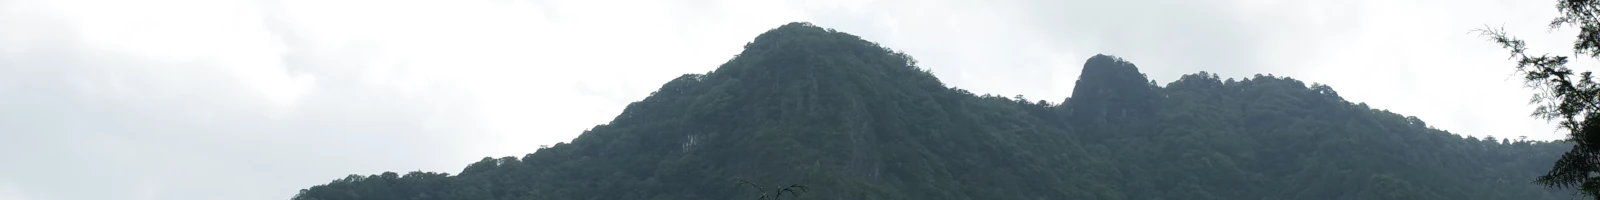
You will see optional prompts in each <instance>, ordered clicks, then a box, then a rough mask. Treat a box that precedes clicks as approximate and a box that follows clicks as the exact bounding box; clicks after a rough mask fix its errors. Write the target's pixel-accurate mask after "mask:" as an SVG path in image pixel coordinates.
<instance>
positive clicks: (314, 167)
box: [0, 0, 1588, 199]
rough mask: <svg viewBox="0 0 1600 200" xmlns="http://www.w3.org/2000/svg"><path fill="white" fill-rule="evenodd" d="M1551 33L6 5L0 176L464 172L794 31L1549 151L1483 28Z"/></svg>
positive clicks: (1004, 86) (1135, 8) (203, 5)
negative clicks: (1356, 112) (1284, 79)
mask: <svg viewBox="0 0 1600 200" xmlns="http://www.w3.org/2000/svg"><path fill="white" fill-rule="evenodd" d="M1440 5H1447V6H1440ZM1553 14H1554V12H1553V9H1550V8H1549V6H1548V5H1547V4H1544V3H1524V2H1514V1H1488V0H1476V1H1450V2H1448V4H1444V3H1440V2H1434V1H1431V0H1414V1H1376V0H1374V1H1331V0H1329V1H1291V2H1283V1H1254V0H1233V1H1204V2H1198V1H1173V0H1142V1H1038V0H1001V1H985V2H968V1H907V0H873V1H747V0H694V1H684V2H673V3H665V2H656V1H614V0H602V1H596V0H586V1H585V0H550V1H505V0H487V1H368V0H334V1H310V0H281V1H269V0H263V1H198V0H196V1H181V0H160V1H138V2H124V1H92V0H57V1H32V0H23V1H0V30H6V31H0V99H5V101H3V102H0V131H4V136H5V138H6V139H5V140H0V160H7V161H10V162H13V163H18V164H10V165H0V183H8V184H0V199H19V198H39V199H139V198H149V199H284V198H288V197H289V196H290V195H293V193H294V192H295V191H296V190H297V189H301V188H305V187H308V186H311V185H314V184H320V183H325V182H327V181H329V180H331V179H334V178H339V177H342V176H343V175H346V174H352V173H357V174H370V173H377V172H381V171H409V170H417V169H421V170H428V171H446V172H456V171H457V170H459V169H460V167H463V165H464V164H466V163H468V162H471V161H474V160H476V159H477V158H478V157H482V156H512V155H520V154H523V153H527V152H532V151H533V150H534V149H535V148H536V147H537V146H538V145H541V144H550V143H554V142H559V141H567V140H569V139H571V138H572V137H575V136H576V135H577V134H579V133H580V132H581V131H582V130H584V129H586V128H590V127H592V126H594V125H596V124H601V123H605V122H607V121H608V120H610V119H611V118H612V117H613V116H614V115H615V114H617V113H619V112H620V111H621V109H622V108H623V106H625V105H626V104H627V103H628V102H632V101H637V100H639V99H642V98H644V96H645V95H647V94H649V93H650V92H651V91H653V90H654V89H656V88H657V87H659V86H660V85H661V84H663V83H665V82H666V81H667V80H670V79H672V78H674V77H677V75H679V74H684V73H703V72H706V71H710V70H712V69H714V68H715V67H716V66H718V65H720V64H721V63H722V62H725V61H726V60H727V59H729V58H731V57H732V56H733V55H734V54H736V53H738V52H739V51H740V50H741V49H740V48H741V47H742V46H743V45H744V44H745V43H746V42H749V40H750V39H751V38H753V37H754V36H755V35H756V34H759V33H761V32H763V31H766V30H768V29H770V28H773V27H776V26H778V25H781V24H783V23H787V22H791V21H813V22H815V23H817V24H819V25H822V26H825V27H830V28H835V29H838V30H841V31H845V32H850V33H853V34H857V35H860V36H863V37H865V38H867V39H869V40H873V41H877V42H880V43H882V44H884V45H886V46H889V47H891V48H896V49H900V50H904V51H906V52H908V53H910V54H912V55H913V56H916V57H917V58H918V59H919V60H921V61H922V64H923V65H924V67H928V68H931V69H932V70H933V71H934V73H935V74H936V75H938V76H940V78H941V79H943V80H944V81H946V82H947V83H948V84H950V85H953V86H958V87H962V88H966V89H969V90H972V91H975V92H979V93H997V94H1002V95H1005V96H1011V95H1014V94H1024V95H1027V96H1028V97H1029V98H1030V99H1045V100H1050V101H1059V100H1060V99H1062V98H1065V97H1066V96H1067V95H1068V94H1071V88H1072V83H1073V82H1074V80H1075V79H1076V78H1077V75H1078V70H1079V67H1080V65H1081V64H1082V62H1083V59H1085V58H1087V57H1088V56H1091V55H1093V54H1095V53H1109V54H1115V55H1118V56H1123V57H1126V58H1128V59H1130V60H1132V61H1133V62H1135V63H1137V64H1139V65H1140V66H1141V69H1143V70H1144V71H1145V72H1146V73H1149V74H1150V75H1151V77H1152V78H1155V79H1157V80H1158V81H1159V82H1168V81H1172V80H1173V79H1174V78H1176V77H1178V76H1179V75H1181V74H1185V73H1193V72H1197V71H1200V70H1206V71H1212V72H1218V73H1222V75H1225V76H1232V77H1247V76H1249V75H1251V74H1255V73H1273V74H1279V75H1288V76H1292V77H1295V78H1298V79H1301V80H1305V81H1308V82H1322V83H1329V84H1332V85H1333V87H1335V88H1336V89H1338V90H1339V91H1340V92H1341V94H1343V95H1345V96H1346V97H1347V98H1348V99H1350V100H1352V101H1360V102H1368V103H1370V104H1372V105H1374V106H1376V107H1378V108H1387V109H1391V110H1395V111H1397V112H1399V113H1402V114H1409V115H1417V116H1420V117H1422V118H1423V119H1424V120H1427V121H1429V122H1430V124H1432V125H1434V126H1438V127H1440V128H1445V129H1448V130H1451V131H1454V132H1457V133H1464V134H1472V135H1491V134H1492V135H1497V136H1502V137H1505V136H1515V135H1528V136H1533V137H1534V138H1537V139H1552V138H1556V135H1555V134H1547V133H1548V131H1549V130H1551V129H1549V125H1547V124H1544V123H1542V122H1539V121H1537V120H1533V119H1530V118H1527V117H1524V116H1525V114H1526V113H1527V111H1529V110H1530V109H1529V108H1527V107H1520V105H1523V104H1522V103H1524V101H1525V100H1526V98H1527V95H1526V94H1527V93H1526V92H1525V91H1526V90H1525V89H1523V88H1520V87H1518V86H1519V83H1520V82H1518V81H1517V80H1516V79H1515V78H1516V77H1514V76H1508V75H1509V73H1510V72H1511V71H1510V70H1511V68H1510V66H1511V65H1510V64H1511V63H1510V62H1509V61H1506V60H1504V59H1503V58H1504V57H1503V55H1504V54H1503V51H1502V50H1500V49H1498V48H1496V47H1495V46H1494V45H1492V44H1489V43H1488V42H1486V41H1484V40H1483V38H1479V37H1477V36H1475V35H1472V34H1469V33H1467V30H1469V29H1472V28H1479V27H1481V26H1482V25H1483V24H1491V25H1498V24H1501V22H1504V24H1505V25H1506V26H1507V28H1510V30H1511V31H1514V32H1515V33H1518V34H1519V35H1523V36H1525V37H1527V38H1529V39H1531V40H1532V42H1533V44H1535V45H1538V46H1539V47H1548V48H1544V49H1547V50H1549V51H1550V52H1553V53H1564V52H1561V51H1560V48H1561V47H1565V46H1566V45H1565V44H1566V41H1567V40H1566V38H1568V37H1570V36H1571V34H1565V33H1559V32H1558V33H1556V34H1545V33H1544V32H1543V31H1542V27H1543V26H1542V24H1543V22H1544V21H1545V20H1546V19H1548V18H1549V17H1552V16H1553ZM1585 62H1588V61H1585ZM1508 78H1509V79H1508ZM1540 131H1544V132H1545V133H1540ZM1540 134H1543V135H1540ZM219 183H228V184H219ZM85 189H91V190H96V191H97V192H93V193H86V192H81V190H85ZM22 194H26V195H28V196H24V197H18V198H10V197H16V196H21V195H22Z"/></svg>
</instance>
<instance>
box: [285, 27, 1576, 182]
mask: <svg viewBox="0 0 1600 200" xmlns="http://www.w3.org/2000/svg"><path fill="white" fill-rule="evenodd" d="M1569 147H1570V146H1569V145H1567V144H1564V143H1554V142H1545V141H1524V140H1517V141H1512V140H1509V139H1496V138H1493V137H1487V138H1482V139H1480V138H1475V137H1470V136H1469V137H1465V138H1463V137H1462V136H1461V135H1458V134H1454V133H1449V132H1446V131H1442V130H1438V129H1434V128H1431V127H1429V126H1427V124H1426V123H1424V122H1423V121H1422V120H1420V119H1418V118H1416V117H1407V116H1403V115H1400V114H1395V113H1392V112H1388V111H1386V110H1378V109H1374V108H1370V107H1368V106H1367V105H1366V104H1364V103H1352V102H1348V101H1345V100H1344V99H1343V98H1341V97H1339V95H1338V94H1337V93H1336V92H1335V91H1334V90H1333V89H1331V88H1330V87H1329V86H1327V85H1321V84H1312V85H1310V86H1307V85H1306V84H1305V83H1303V82H1301V81H1299V80H1295V79H1292V78H1288V77H1275V76H1271V75H1255V76H1254V77H1249V78H1242V79H1239V80H1235V79H1232V78H1229V79H1226V80H1224V79H1221V78H1219V76H1218V75H1215V74H1210V73H1207V72H1199V73H1196V74H1189V75H1185V76H1183V77H1182V78H1180V79H1179V80H1177V81H1174V82H1172V83H1168V84H1166V85H1165V86H1161V85H1157V84H1156V83H1155V82H1153V81H1151V80H1149V79H1148V78H1146V77H1145V75H1144V74H1143V73H1140V72H1139V70H1138V67H1137V66H1135V65H1134V64H1133V63H1132V62H1129V61H1127V60H1124V59H1122V58H1118V57H1114V56H1109V55H1096V56H1093V57H1091V58H1090V59H1088V61H1086V62H1085V63H1084V67H1083V73H1082V75H1081V77H1080V78H1079V81H1078V84H1077V86H1076V88H1074V90H1073V94H1072V98H1069V99H1066V100H1063V101H1062V102H1061V103H1050V102H1047V101H1042V100H1041V101H1034V102H1030V101H1028V100H1027V99H1024V98H1022V97H1021V96H1018V97H1016V98H1007V97H1001V96H997V95H975V94H973V93H971V92H968V91H966V90H962V89H959V88H953V87H949V86H946V85H944V84H943V83H941V82H940V81H939V79H938V78H937V77H935V76H934V75H933V74H932V73H931V72H929V71H928V70H925V69H922V68H919V67H918V66H917V62H916V60H915V59H912V58H911V57H910V56H908V55H906V54H904V53H901V52H896V51H894V50H891V49H889V48H885V47H882V46H880V45H877V44H875V43H872V42H869V41H866V40H863V39H861V38H860V37H857V36H854V35H850V34H847V33H842V32H838V31H834V30H831V29H825V28H821V27H817V26H814V25H812V24H809V23H798V22H797V23H790V24H786V25H783V26H780V27H778V28H775V29H772V30H770V31H768V32H765V33H762V34H761V35H759V36H757V37H756V38H755V40H754V41H753V42H751V43H749V44H747V45H745V49H744V51H743V52H741V53H740V54H739V55H738V56H736V57H735V58H733V59H731V60H729V61H728V62H727V63H725V64H723V65H722V66H720V67H719V68H718V69H716V70H715V71H712V72H709V73H706V74H687V75H683V76H680V77H678V78H677V79H674V80H672V81H669V82H667V83H666V84H664V85H662V86H661V89H660V90H658V91H656V92H654V93H652V94H651V95H650V96H649V97H647V98H645V99H644V100H641V101H639V102H635V103H632V104H629V105H628V107H627V108H626V109H625V110H624V111H623V112H622V113H621V114H620V115H618V116H617V117H616V118H615V119H613V120H612V121H611V122H610V123H608V124H604V125H599V126H595V127H594V128H592V129H590V130H588V131H585V132H584V133H583V134H582V135H580V136H578V137H577V138H575V139H573V140H572V141H571V143H558V144H556V145H553V146H550V147H548V148H542V149H540V150H538V151H537V152H535V153H531V154H527V155H526V156H523V157H520V158H518V157H503V158H484V159H483V160H481V161H479V162H476V163H472V164H469V165H467V166H466V168H465V169H463V170H462V171H461V173H459V174H456V175H451V174H447V173H436V172H410V173H407V174H404V175H401V174H398V173H394V172H384V173H382V174H378V175H367V176H362V175H351V176H348V177H345V178H343V179H338V180H334V181H333V182H330V183H328V184H323V185H317V186H313V187H311V188H308V189H304V190H301V191H300V192H299V193H298V194H297V195H295V197H294V199H296V200H343V199H413V200H423V199H501V200H511V199H517V200H521V199H585V200H589V199H593V200H614V199H667V200H671V199H685V200H687V199H694V200H700V199H754V198H755V197H756V196H757V195H759V194H758V193H759V192H758V191H757V190H755V189H751V187H749V185H740V184H739V183H738V182H736V181H740V180H743V181H749V182H752V183H754V184H755V185H760V186H764V187H766V188H767V191H769V192H770V191H772V189H773V188H777V187H779V186H787V185H790V184H802V185H805V186H807V189H806V190H805V192H804V193H799V194H800V196H799V197H800V199H908V200H909V199H916V200H926V199H1517V200H1524V199H1570V198H1572V197H1575V196H1574V195H1573V194H1572V192H1571V191H1562V190H1553V189H1547V188H1544V187H1540V186H1537V185H1535V184H1532V183H1531V181H1532V180H1533V178H1534V177H1536V176H1538V175H1540V174H1542V172H1544V170H1545V169H1548V167H1549V165H1550V163H1552V161H1554V159H1555V158H1556V157H1557V156H1558V155H1559V154H1560V153H1562V152H1564V151H1565V150H1566V149H1568V148H1569ZM785 195H787V196H784V197H795V196H793V195H794V194H787V193H786V194H785Z"/></svg>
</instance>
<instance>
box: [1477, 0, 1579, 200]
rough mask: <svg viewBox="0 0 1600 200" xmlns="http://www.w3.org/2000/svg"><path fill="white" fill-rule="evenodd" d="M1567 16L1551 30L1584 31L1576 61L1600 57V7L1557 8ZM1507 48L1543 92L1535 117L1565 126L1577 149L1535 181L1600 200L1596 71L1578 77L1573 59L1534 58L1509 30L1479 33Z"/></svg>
mask: <svg viewBox="0 0 1600 200" xmlns="http://www.w3.org/2000/svg"><path fill="white" fill-rule="evenodd" d="M1556 8H1557V10H1558V11H1559V12H1561V16H1560V17H1557V18H1555V19H1554V20H1551V21H1550V24H1549V28H1550V29H1558V28H1562V27H1569V26H1571V27H1577V28H1579V30H1580V31H1579V33H1578V37H1577V39H1576V40H1575V41H1573V44H1572V51H1573V53H1574V56H1587V57H1590V58H1595V57H1600V35H1597V34H1600V19H1597V16H1600V2H1596V1H1594V0H1561V1H1560V3H1559V4H1558V5H1557V6H1556ZM1475 31H1477V32H1479V33H1481V34H1483V35H1484V36H1488V37H1490V38H1491V40H1492V41H1494V42H1495V43H1498V44H1500V45H1501V47H1503V48H1506V49H1507V50H1510V51H1511V52H1510V53H1511V56H1510V57H1511V58H1510V59H1512V60H1515V61H1516V62H1517V68H1516V69H1517V73H1519V74H1521V75H1523V78H1524V80H1525V81H1527V82H1526V83H1527V86H1528V87H1530V88H1534V89H1536V90H1537V91H1538V93H1536V94H1535V95H1534V98H1533V101H1532V102H1531V103H1533V104H1537V105H1539V107H1538V108H1537V109H1536V110H1534V112H1533V116H1535V117H1539V118H1542V119H1546V120H1556V121H1560V128H1561V129H1563V130H1567V131H1569V133H1568V136H1567V139H1566V140H1565V141H1567V142H1570V143H1572V144H1573V147H1572V150H1569V151H1567V152H1566V153H1565V154H1562V155H1561V158H1560V159H1559V160H1556V162H1555V164H1554V166H1551V167H1550V171H1549V172H1547V173H1546V174H1545V175H1543V176H1539V178H1538V179H1537V180H1536V181H1535V182H1536V183H1538V184H1541V185H1545V186H1550V187H1557V188H1577V189H1578V190H1579V191H1580V192H1581V193H1583V194H1584V195H1588V196H1591V197H1594V198H1595V199H1600V176H1597V175H1600V146H1596V145H1600V120H1591V119H1596V118H1600V112H1596V111H1600V85H1597V84H1596V83H1595V81H1594V79H1593V73H1592V72H1590V71H1584V72H1576V71H1573V70H1572V69H1570V68H1567V66H1566V65H1567V63H1568V61H1569V60H1570V58H1569V57H1567V56H1555V55H1549V54H1541V55H1537V56H1536V55H1532V54H1530V53H1528V47H1527V44H1526V42H1524V41H1523V40H1522V39H1518V38H1516V37H1512V36H1510V35H1508V34H1507V33H1506V32H1505V31H1504V30H1503V29H1494V28H1485V29H1478V30H1475Z"/></svg>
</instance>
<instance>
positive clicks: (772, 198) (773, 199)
mask: <svg viewBox="0 0 1600 200" xmlns="http://www.w3.org/2000/svg"><path fill="white" fill-rule="evenodd" d="M735 180H736V181H739V184H741V185H749V186H750V187H753V188H756V191H757V192H761V196H759V197H757V198H756V200H778V198H779V197H783V192H789V194H790V195H789V196H791V198H792V197H799V196H800V193H805V192H807V191H808V190H810V188H807V187H806V186H804V185H800V184H792V185H789V187H783V188H777V189H773V190H772V192H773V193H770V194H769V193H767V189H766V188H763V187H761V185H756V184H755V183H750V182H749V181H744V180H738V179H735ZM796 189H799V190H796ZM796 191H798V192H796Z"/></svg>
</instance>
